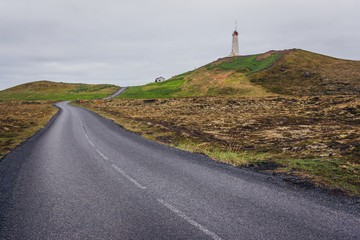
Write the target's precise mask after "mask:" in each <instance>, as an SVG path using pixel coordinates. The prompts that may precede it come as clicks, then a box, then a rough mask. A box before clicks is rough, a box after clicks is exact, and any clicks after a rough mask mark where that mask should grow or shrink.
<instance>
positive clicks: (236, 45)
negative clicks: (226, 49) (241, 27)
mask: <svg viewBox="0 0 360 240" xmlns="http://www.w3.org/2000/svg"><path fill="white" fill-rule="evenodd" d="M236 30H237V26H236V25H235V31H234V32H233V34H232V47H231V53H230V55H229V57H234V56H240V54H239V40H238V35H239V33H238V32H237V31H236Z"/></svg>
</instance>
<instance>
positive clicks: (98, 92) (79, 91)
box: [0, 81, 119, 100]
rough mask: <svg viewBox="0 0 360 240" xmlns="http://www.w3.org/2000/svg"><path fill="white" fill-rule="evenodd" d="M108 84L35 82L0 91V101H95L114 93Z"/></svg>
mask: <svg viewBox="0 0 360 240" xmlns="http://www.w3.org/2000/svg"><path fill="white" fill-rule="evenodd" d="M117 89H119V87H117V86H115V85H110V84H81V83H59V82H51V81H37V82H30V83H25V84H21V85H18V86H15V87H12V88H8V89H5V90H3V91H0V100H75V99H78V98H79V99H97V98H103V97H106V96H108V95H110V94H112V93H114V92H115V91H116V90H117Z"/></svg>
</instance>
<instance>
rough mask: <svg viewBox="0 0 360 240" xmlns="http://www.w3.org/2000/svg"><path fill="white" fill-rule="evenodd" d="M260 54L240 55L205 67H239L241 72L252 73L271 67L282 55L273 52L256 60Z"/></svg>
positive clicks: (228, 68) (208, 68)
mask: <svg viewBox="0 0 360 240" xmlns="http://www.w3.org/2000/svg"><path fill="white" fill-rule="evenodd" d="M259 55H260V54H257V55H252V56H248V57H239V58H235V59H234V60H232V61H228V60H226V59H225V60H223V61H222V62H221V63H220V64H216V63H215V64H209V65H206V66H205V68H206V69H207V70H211V69H214V68H221V69H224V70H233V69H238V71H239V72H246V71H248V73H247V75H251V74H253V73H255V72H258V71H261V70H263V69H266V68H268V67H270V66H271V65H272V64H274V63H275V61H276V60H278V59H279V57H280V56H281V54H280V53H273V54H271V56H268V57H266V58H264V59H261V60H256V58H257V57H258V56H259Z"/></svg>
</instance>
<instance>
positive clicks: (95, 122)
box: [0, 102, 360, 240]
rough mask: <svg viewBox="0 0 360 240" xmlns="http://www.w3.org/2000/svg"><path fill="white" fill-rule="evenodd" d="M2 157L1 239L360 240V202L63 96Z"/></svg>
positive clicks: (0, 168)
mask: <svg viewBox="0 0 360 240" xmlns="http://www.w3.org/2000/svg"><path fill="white" fill-rule="evenodd" d="M57 106H58V107H59V108H61V112H60V114H58V115H57V117H56V118H55V119H54V120H53V121H52V122H51V123H50V124H49V125H48V127H47V128H46V129H44V130H42V131H40V132H39V133H38V134H36V135H35V136H34V137H33V138H31V139H30V140H28V141H27V142H25V144H23V145H21V146H20V147H19V148H17V149H16V150H15V151H13V152H12V153H11V154H9V155H7V156H6V157H5V158H4V159H3V160H2V161H1V162H0V174H1V175H0V176H1V182H0V183H1V186H0V191H1V192H0V194H1V195H0V239H317V240H319V239H359V238H360V227H359V226H360V218H359V216H360V214H359V208H358V206H357V205H356V204H355V205H349V204H347V203H344V202H342V200H339V199H338V198H336V197H335V198H334V197H331V196H328V195H326V194H322V193H317V192H312V191H299V190H296V189H294V188H291V187H287V186H282V184H275V183H272V182H270V181H268V180H267V178H268V177H269V176H265V177H264V175H261V174H257V173H253V172H251V171H246V170H242V169H239V168H235V167H231V166H228V165H225V164H221V163H217V162H215V161H212V160H211V159H209V158H207V157H205V156H202V155H200V154H191V153H188V152H185V151H181V150H177V149H173V148H170V147H167V146H164V145H161V144H158V143H155V142H152V141H149V140H147V139H143V138H141V137H140V136H138V135H136V134H134V133H130V132H128V131H125V130H124V129H122V128H121V127H119V126H118V125H116V124H114V123H113V122H111V121H110V120H106V119H104V118H102V117H99V116H98V115H97V114H95V113H93V112H91V111H88V110H85V109H81V108H77V107H73V106H70V105H69V104H68V103H67V102H61V103H58V104H57Z"/></svg>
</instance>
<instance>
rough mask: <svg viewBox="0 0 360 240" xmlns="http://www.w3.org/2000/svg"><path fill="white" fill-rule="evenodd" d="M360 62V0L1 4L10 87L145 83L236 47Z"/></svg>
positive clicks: (0, 50)
mask: <svg viewBox="0 0 360 240" xmlns="http://www.w3.org/2000/svg"><path fill="white" fill-rule="evenodd" d="M235 20H237V22H238V32H239V48H240V54H243V55H248V54H254V53H262V52H266V51H268V50H282V49H289V48H301V49H305V50H309V51H313V52H318V53H322V54H325V55H330V56H333V57H338V58H345V59H352V60H360V46H359V44H360V1H359V0H341V1H339V0H254V1H250V0H249V1H244V0H179V1H177V0H176V1H175V0H0V90H2V89H5V88H8V87H12V86H15V85H18V84H21V83H25V82H31V81H37V80H51V81H59V82H60V81H62V82H81V83H111V84H116V85H119V86H133V85H140V84H145V83H149V82H152V81H154V79H155V78H156V77H159V76H163V77H165V78H170V77H171V76H173V75H176V74H180V73H183V72H185V71H189V70H193V69H194V68H198V67H200V66H202V65H205V64H207V63H209V62H211V61H214V60H216V59H218V58H220V57H225V56H227V55H228V54H229V53H230V50H231V39H232V36H231V34H232V32H233V30H234V25H235Z"/></svg>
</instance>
